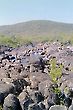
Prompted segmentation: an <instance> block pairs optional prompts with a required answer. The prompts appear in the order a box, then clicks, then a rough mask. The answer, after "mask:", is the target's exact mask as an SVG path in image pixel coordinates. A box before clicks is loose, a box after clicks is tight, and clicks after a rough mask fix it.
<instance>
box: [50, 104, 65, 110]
mask: <svg viewBox="0 0 73 110" xmlns="http://www.w3.org/2000/svg"><path fill="white" fill-rule="evenodd" d="M49 110H67V108H66V106H61V105H54V106H51V107H50V109H49Z"/></svg>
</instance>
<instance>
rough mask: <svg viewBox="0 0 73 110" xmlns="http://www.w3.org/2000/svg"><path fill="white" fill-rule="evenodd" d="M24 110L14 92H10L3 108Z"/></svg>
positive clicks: (6, 109) (4, 109) (5, 109)
mask: <svg viewBox="0 0 73 110" xmlns="http://www.w3.org/2000/svg"><path fill="white" fill-rule="evenodd" d="M10 109H12V110H22V109H21V106H20V103H19V100H18V99H17V98H16V96H15V95H13V94H9V95H8V96H7V97H6V98H5V100H4V104H3V110H10Z"/></svg>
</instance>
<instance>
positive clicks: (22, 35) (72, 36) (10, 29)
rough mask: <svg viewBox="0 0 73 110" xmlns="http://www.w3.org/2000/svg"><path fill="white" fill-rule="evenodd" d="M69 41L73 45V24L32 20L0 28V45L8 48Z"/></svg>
mask: <svg viewBox="0 0 73 110" xmlns="http://www.w3.org/2000/svg"><path fill="white" fill-rule="evenodd" d="M56 40H59V41H60V42H65V41H71V43H73V24H66V23H59V22H53V21H48V20H33V21H29V22H23V23H18V24H14V25H6V26H0V44H6V45H10V46H14V47H15V46H17V45H22V44H24V43H28V42H42V41H56Z"/></svg>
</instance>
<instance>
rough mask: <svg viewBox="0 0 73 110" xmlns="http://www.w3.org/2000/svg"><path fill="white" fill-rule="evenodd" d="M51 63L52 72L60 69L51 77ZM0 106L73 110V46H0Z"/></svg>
mask: <svg viewBox="0 0 73 110" xmlns="http://www.w3.org/2000/svg"><path fill="white" fill-rule="evenodd" d="M52 59H55V61H56V62H55V63H56V65H55V66H54V68H53V69H54V70H55V69H56V68H60V65H62V68H61V69H62V70H61V71H59V72H61V73H60V75H59V72H57V73H58V75H57V76H55V75H54V76H53V77H51V74H52V72H53V71H54V70H53V69H52V68H51V66H52V64H51V63H50V61H51V60H52ZM55 67H56V68H55ZM51 70H52V72H51ZM54 74H56V72H55V73H54ZM53 78H54V80H53ZM0 105H1V106H2V109H3V110H68V109H69V110H73V46H72V45H70V44H62V43H58V42H54V43H47V42H46V43H39V44H29V45H24V46H21V47H18V48H10V47H9V48H8V47H6V46H0Z"/></svg>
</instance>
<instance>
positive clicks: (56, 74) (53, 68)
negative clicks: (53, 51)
mask: <svg viewBox="0 0 73 110" xmlns="http://www.w3.org/2000/svg"><path fill="white" fill-rule="evenodd" d="M49 63H50V77H51V79H52V81H53V82H55V83H56V82H57V81H58V79H59V78H60V77H61V75H62V68H63V65H61V64H59V65H57V62H56V59H55V58H53V59H51V60H50V62H49Z"/></svg>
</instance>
